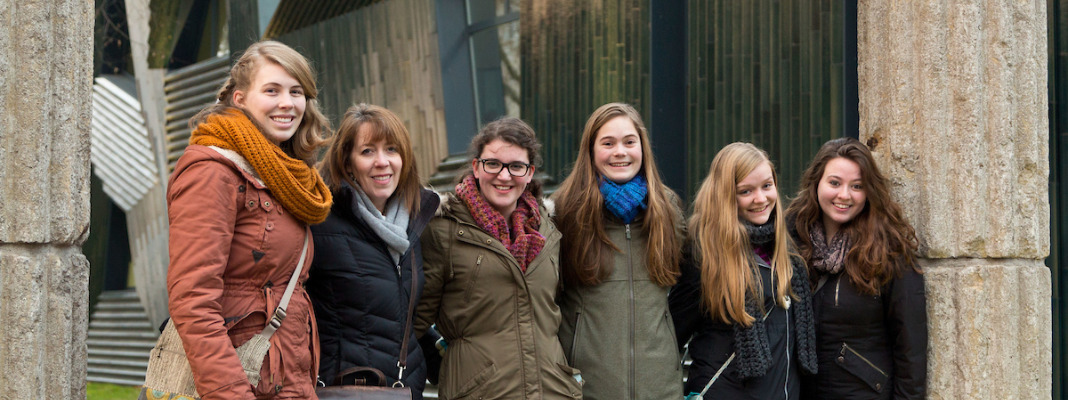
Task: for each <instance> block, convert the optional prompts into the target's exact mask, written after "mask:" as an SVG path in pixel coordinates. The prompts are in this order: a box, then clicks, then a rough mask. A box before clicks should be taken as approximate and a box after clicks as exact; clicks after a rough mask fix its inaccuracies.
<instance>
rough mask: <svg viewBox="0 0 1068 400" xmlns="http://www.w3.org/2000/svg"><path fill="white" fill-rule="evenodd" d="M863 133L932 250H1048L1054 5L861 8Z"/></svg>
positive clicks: (1001, 0)
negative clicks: (1050, 17)
mask: <svg viewBox="0 0 1068 400" xmlns="http://www.w3.org/2000/svg"><path fill="white" fill-rule="evenodd" d="M858 30H859V33H858V38H857V40H858V46H857V47H858V49H857V51H858V57H859V63H860V67H859V69H858V78H859V88H860V116H861V118H860V138H861V141H864V142H866V143H867V144H868V145H869V147H871V148H872V150H873V151H874V152H875V155H876V158H877V159H878V162H879V166H880V168H881V169H882V170H883V173H884V174H885V175H887V176H888V177H889V178H890V180H891V184H892V191H893V195H894V197H895V198H896V199H897V200H898V201H899V202H900V203H901V205H902V206H903V208H904V210H905V212H906V214H907V215H908V218H909V220H910V221H911V222H912V223H913V225H914V226H915V227H916V229H917V233H918V235H919V237H920V239H921V242H922V243H921V249H920V250H921V253H922V254H923V255H924V256H925V257H930V258H952V257H965V258H1036V259H1038V258H1044V257H1045V256H1046V255H1048V254H1049V246H1050V239H1049V229H1048V227H1049V220H1050V210H1049V201H1048V190H1047V180H1048V174H1049V162H1048V148H1047V147H1048V145H1047V144H1048V138H1049V136H1048V118H1047V115H1046V103H1047V98H1046V80H1047V71H1046V9H1045V2H1014V1H1009V0H996V1H979V0H965V1H958V2H954V3H953V4H952V5H947V4H943V3H942V2H897V1H866V2H861V3H859V6H858Z"/></svg>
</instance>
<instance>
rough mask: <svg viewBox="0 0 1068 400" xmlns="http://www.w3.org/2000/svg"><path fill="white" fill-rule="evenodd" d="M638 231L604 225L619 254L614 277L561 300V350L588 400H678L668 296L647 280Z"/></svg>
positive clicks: (569, 290) (611, 221)
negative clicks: (578, 376) (575, 370)
mask: <svg viewBox="0 0 1068 400" xmlns="http://www.w3.org/2000/svg"><path fill="white" fill-rule="evenodd" d="M641 226H642V225H641V219H639V220H637V221H634V222H632V223H630V224H629V225H624V224H623V222H622V221H620V220H619V219H617V218H615V217H606V219H605V230H606V232H607V233H608V237H609V239H611V240H612V243H614V244H615V245H616V246H617V247H619V249H620V250H622V253H615V258H614V266H613V268H612V273H611V274H610V275H609V276H608V278H606V279H605V280H604V281H603V282H601V283H600V284H598V285H595V286H585V287H571V286H568V287H565V288H564V290H563V292H562V293H561V295H560V299H559V303H560V309H561V312H562V313H563V315H564V323H563V325H562V326H561V327H560V342H561V343H562V344H563V346H564V350H565V351H566V352H567V354H568V359H570V360H571V365H572V366H574V367H575V368H578V369H580V370H582V377H583V380H584V381H585V384H584V385H583V388H582V391H583V393H582V394H583V396H584V397H585V398H586V399H619V400H637V399H648V400H662V399H679V398H682V368H681V360H680V358H679V353H678V351H677V350H676V347H675V327H674V325H673V323H672V320H671V314H670V312H669V311H668V288H665V287H660V286H658V285H657V284H656V282H653V281H651V280H650V279H649V272H648V269H647V268H646V235H645V234H644V233H643V232H642V229H641ZM680 236H681V234H680ZM680 243H681V241H680Z"/></svg>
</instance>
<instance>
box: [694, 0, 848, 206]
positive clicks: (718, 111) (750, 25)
mask: <svg viewBox="0 0 1068 400" xmlns="http://www.w3.org/2000/svg"><path fill="white" fill-rule="evenodd" d="M689 4H690V7H689V13H688V14H689V18H690V21H689V27H690V28H689V29H690V34H689V47H690V50H689V67H688V71H689V78H688V79H689V93H688V96H689V99H688V101H687V104H688V107H689V110H688V120H689V133H688V134H689V140H688V141H689V146H688V150H687V151H689V159H690V162H689V168H690V170H689V173H688V181H689V186H690V188H691V189H694V190H696V188H697V186H698V185H700V183H701V181H702V180H703V179H704V178H705V177H706V176H707V175H708V168H709V165H710V164H711V163H712V159H713V158H714V157H715V155H716V153H717V152H718V151H719V149H721V148H722V147H723V146H725V145H727V144H729V143H731V142H736V141H746V142H752V143H753V144H755V145H757V146H759V147H761V148H763V149H764V150H766V151H767V152H768V153H769V155H770V156H771V158H772V161H773V162H774V163H775V165H776V169H777V170H778V172H779V176H780V180H781V182H780V185H779V187H780V191H781V192H782V193H783V194H784V195H791V194H793V193H795V192H796V190H797V186H798V183H799V181H800V176H801V173H802V172H803V170H804V168H805V167H806V166H807V165H808V163H809V161H810V160H811V158H812V156H813V155H815V154H816V150H818V149H819V146H820V145H822V144H823V143H824V142H825V141H827V140H830V139H832V138H836V137H841V136H844V134H845V133H844V132H843V128H842V121H843V117H842V110H843V107H844V104H843V101H842V94H843V89H842V87H843V71H842V65H843V63H842V61H843V49H842V43H843V39H842V31H843V26H844V22H843V6H842V2H841V1H840V0H803V1H781V0H754V1H743V2H740V1H729V0H716V1H704V0H690V3H689ZM853 107H855V104H854V105H853Z"/></svg>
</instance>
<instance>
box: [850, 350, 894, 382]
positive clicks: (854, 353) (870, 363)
mask: <svg viewBox="0 0 1068 400" xmlns="http://www.w3.org/2000/svg"><path fill="white" fill-rule="evenodd" d="M846 350H849V352H850V353H853V355H855V356H857V358H859V359H861V360H863V361H864V362H866V363H868V365H870V366H871V367H872V368H874V369H875V370H876V371H879V373H880V374H882V375H883V377H889V375H887V374H886V372H883V370H882V369H879V367H876V366H875V364H872V362H871V361H868V359H867V358H865V357H864V356H862V355H860V353H858V352H857V351H856V350H853V348H852V347H849V345H848V344H846V343H845V342H842V352H841V353H840V355H843V356H844V355H845V352H846Z"/></svg>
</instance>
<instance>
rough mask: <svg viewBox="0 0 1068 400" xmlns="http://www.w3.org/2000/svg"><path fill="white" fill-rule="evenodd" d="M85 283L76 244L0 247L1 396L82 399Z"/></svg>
mask: <svg viewBox="0 0 1068 400" xmlns="http://www.w3.org/2000/svg"><path fill="white" fill-rule="evenodd" d="M88 286H89V262H88V261H87V260H86V259H85V256H83V255H82V254H81V249H80V248H78V247H77V246H41V245H0V327H2V329H0V372H2V373H0V387H3V388H4V394H3V395H0V398H5V399H84V398H85V376H86V358H87V355H86V344H85V341H86V332H87V330H88V325H89V315H88V314H89V289H88Z"/></svg>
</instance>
